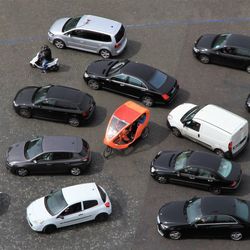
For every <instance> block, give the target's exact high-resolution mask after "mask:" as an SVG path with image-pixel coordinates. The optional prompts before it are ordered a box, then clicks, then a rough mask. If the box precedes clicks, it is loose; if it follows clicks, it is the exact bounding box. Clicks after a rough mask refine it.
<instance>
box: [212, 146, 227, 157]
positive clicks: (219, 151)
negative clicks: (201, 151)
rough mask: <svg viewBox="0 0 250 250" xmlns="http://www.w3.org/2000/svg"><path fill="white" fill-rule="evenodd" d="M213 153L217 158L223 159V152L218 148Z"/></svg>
mask: <svg viewBox="0 0 250 250" xmlns="http://www.w3.org/2000/svg"><path fill="white" fill-rule="evenodd" d="M214 152H215V154H217V155H218V156H221V157H224V155H225V154H224V152H223V151H222V150H221V149H218V148H216V149H215V150H214Z"/></svg>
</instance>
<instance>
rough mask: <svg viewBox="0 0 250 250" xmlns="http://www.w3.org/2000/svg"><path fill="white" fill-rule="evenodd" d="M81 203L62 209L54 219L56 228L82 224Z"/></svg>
mask: <svg viewBox="0 0 250 250" xmlns="http://www.w3.org/2000/svg"><path fill="white" fill-rule="evenodd" d="M83 221H84V219H83V211H82V202H77V203H75V204H72V205H70V206H68V207H67V208H65V209H64V211H62V212H61V213H60V214H59V215H58V216H56V218H55V225H56V226H57V227H65V226H70V225H75V224H78V223H81V222H83Z"/></svg>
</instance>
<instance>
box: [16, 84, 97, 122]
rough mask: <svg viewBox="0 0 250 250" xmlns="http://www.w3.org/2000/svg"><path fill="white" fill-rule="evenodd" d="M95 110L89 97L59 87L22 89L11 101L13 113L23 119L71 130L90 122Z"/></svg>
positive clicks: (92, 99)
mask: <svg viewBox="0 0 250 250" xmlns="http://www.w3.org/2000/svg"><path fill="white" fill-rule="evenodd" d="M95 106H96V105H95V101H94V98H93V97H92V96H91V95H89V94H87V93H84V92H82V91H80V90H78V89H74V88H70V87H66V86H60V85H48V86H44V87H35V86H29V87H25V88H23V89H21V90H19V91H18V93H17V94H16V97H15V99H14V101H13V107H14V109H15V111H16V112H17V113H18V114H19V115H20V116H22V117H25V118H30V117H35V118H40V119H46V120H51V121H60V122H65V123H69V124H70V125H71V126H74V127H78V126H80V125H81V124H82V123H84V122H86V121H87V120H89V119H90V117H91V116H92V114H93V112H94V110H95Z"/></svg>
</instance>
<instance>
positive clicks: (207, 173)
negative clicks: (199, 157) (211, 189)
mask: <svg viewBox="0 0 250 250" xmlns="http://www.w3.org/2000/svg"><path fill="white" fill-rule="evenodd" d="M198 176H200V177H204V178H207V179H211V178H214V176H213V175H212V173H211V172H210V171H209V170H206V169H199V171H198Z"/></svg>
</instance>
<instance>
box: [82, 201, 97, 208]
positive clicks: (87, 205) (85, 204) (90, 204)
mask: <svg viewBox="0 0 250 250" xmlns="http://www.w3.org/2000/svg"><path fill="white" fill-rule="evenodd" d="M96 205H98V202H97V200H89V201H84V202H83V208H84V210H86V209H88V208H91V207H94V206H96Z"/></svg>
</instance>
